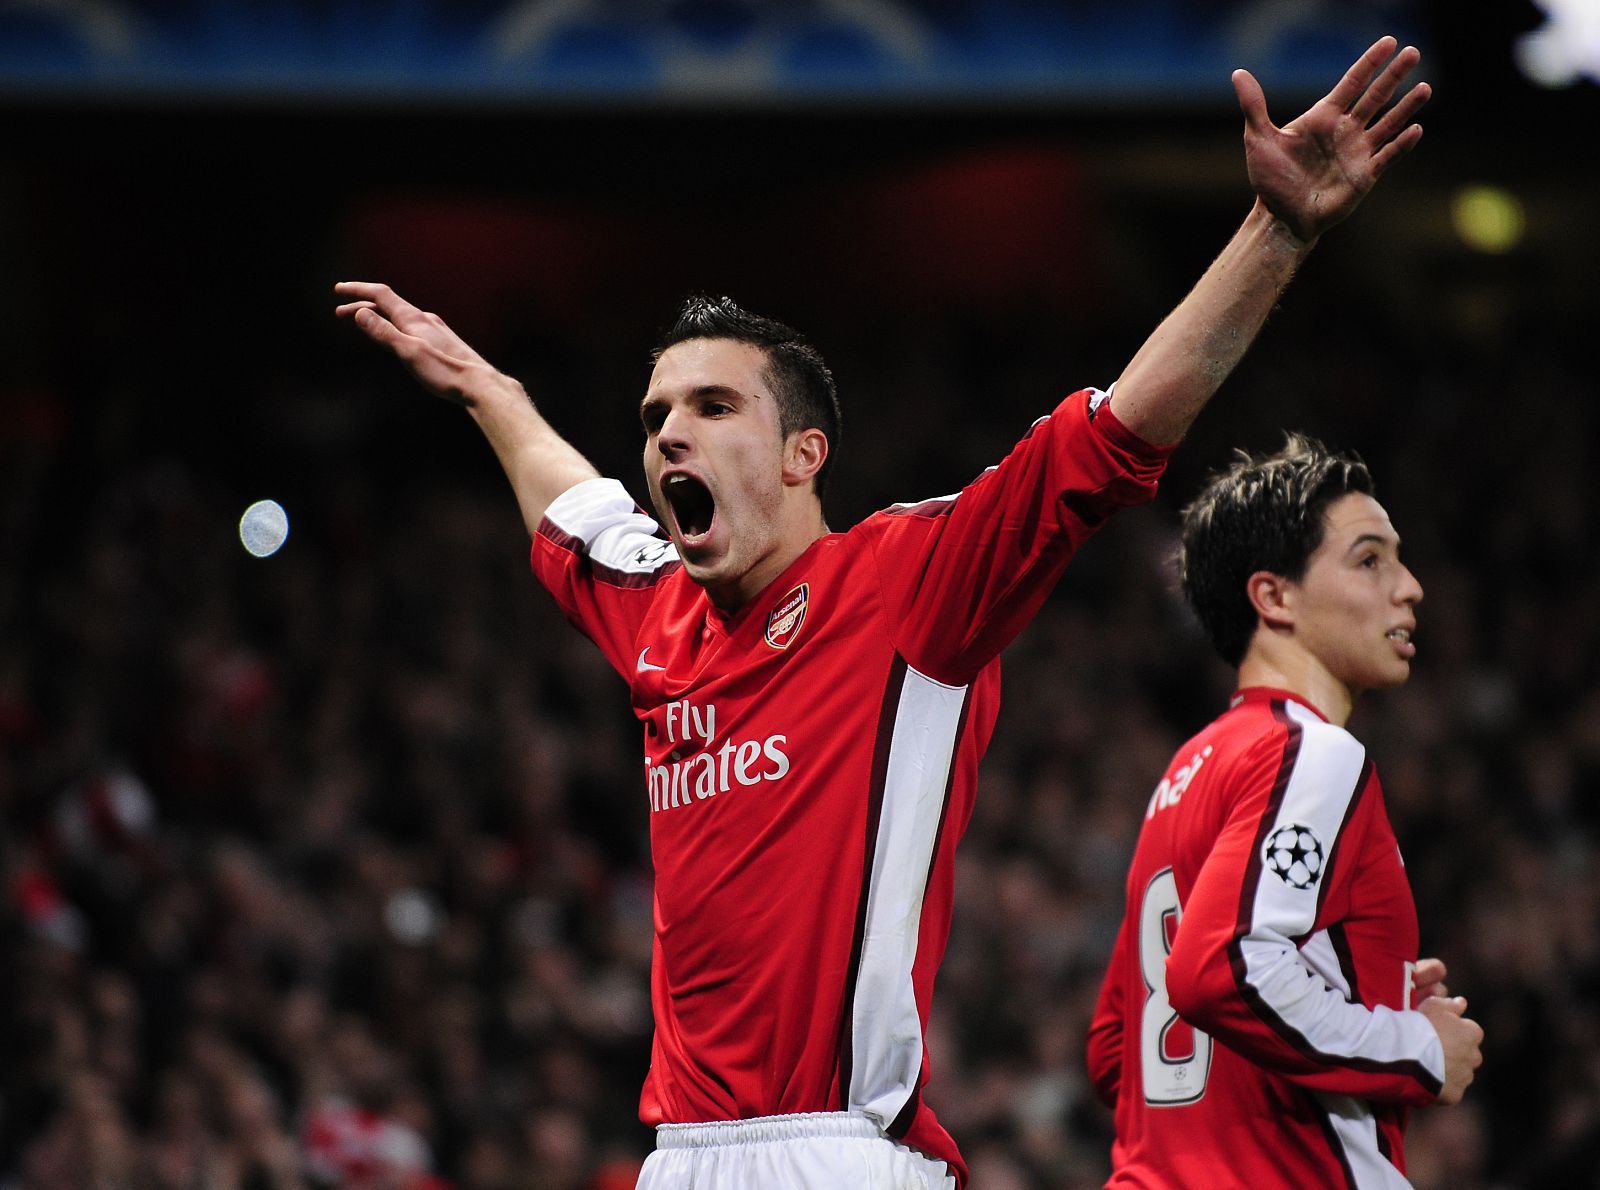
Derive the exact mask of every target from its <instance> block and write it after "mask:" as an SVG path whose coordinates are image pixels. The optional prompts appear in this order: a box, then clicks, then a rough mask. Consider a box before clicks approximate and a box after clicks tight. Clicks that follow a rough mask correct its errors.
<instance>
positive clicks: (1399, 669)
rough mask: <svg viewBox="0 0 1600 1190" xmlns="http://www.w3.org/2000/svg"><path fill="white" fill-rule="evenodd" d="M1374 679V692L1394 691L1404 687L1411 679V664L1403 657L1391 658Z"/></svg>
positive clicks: (1372, 685)
mask: <svg viewBox="0 0 1600 1190" xmlns="http://www.w3.org/2000/svg"><path fill="white" fill-rule="evenodd" d="M1374 677H1375V680H1374V681H1373V682H1372V684H1371V686H1370V689H1373V690H1392V689H1393V688H1394V687H1396V686H1404V685H1405V684H1406V682H1408V681H1409V680H1410V679H1411V662H1410V661H1408V660H1406V659H1405V658H1403V657H1394V658H1390V659H1389V660H1388V661H1387V662H1386V663H1385V664H1384V665H1383V666H1382V667H1381V670H1380V672H1379V673H1378V674H1376V675H1374Z"/></svg>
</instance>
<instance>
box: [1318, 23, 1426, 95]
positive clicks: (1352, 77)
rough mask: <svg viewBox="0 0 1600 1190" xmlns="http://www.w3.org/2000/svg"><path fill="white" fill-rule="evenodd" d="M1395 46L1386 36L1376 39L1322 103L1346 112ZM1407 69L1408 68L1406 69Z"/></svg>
mask: <svg viewBox="0 0 1600 1190" xmlns="http://www.w3.org/2000/svg"><path fill="white" fill-rule="evenodd" d="M1396 44H1397V43H1396V42H1395V39H1394V38H1392V37H1389V36H1388V35H1385V36H1383V37H1380V38H1378V40H1377V41H1375V42H1373V43H1372V46H1371V48H1370V49H1368V50H1367V52H1366V53H1364V54H1362V55H1361V57H1359V58H1357V59H1356V61H1355V64H1354V65H1353V66H1351V67H1350V69H1349V70H1347V71H1345V72H1344V77H1343V78H1342V79H1340V80H1339V81H1338V83H1336V84H1335V85H1334V88H1333V90H1331V91H1329V92H1328V95H1327V98H1326V99H1325V100H1324V101H1323V102H1325V103H1331V104H1333V106H1334V107H1336V108H1338V109H1339V110H1340V111H1341V112H1347V111H1349V110H1350V109H1351V108H1353V107H1354V106H1355V104H1356V101H1357V100H1358V99H1360V98H1361V96H1362V95H1363V94H1364V93H1365V92H1366V90H1367V87H1368V85H1369V84H1370V83H1371V82H1372V80H1373V78H1374V77H1375V76H1376V75H1377V73H1378V69H1379V67H1381V66H1382V65H1383V64H1384V63H1385V62H1387V61H1388V60H1389V56H1390V55H1391V54H1393V53H1394V48H1395V45H1396ZM1413 52H1415V51H1413ZM1407 69H1410V68H1409V67H1407ZM1391 93H1392V88H1391Z"/></svg>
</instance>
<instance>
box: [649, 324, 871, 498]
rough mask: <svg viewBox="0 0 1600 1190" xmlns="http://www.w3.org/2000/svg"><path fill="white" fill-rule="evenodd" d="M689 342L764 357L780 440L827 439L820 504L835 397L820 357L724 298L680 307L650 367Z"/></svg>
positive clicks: (834, 441)
mask: <svg viewBox="0 0 1600 1190" xmlns="http://www.w3.org/2000/svg"><path fill="white" fill-rule="evenodd" d="M690 339H733V340H735V341H737V342H740V343H749V344H751V345H752V346H755V347H759V348H761V349H762V350H763V351H764V352H766V354H767V368H766V375H767V383H768V384H770V385H771V386H772V392H773V395H774V396H775V397H776V398H777V400H778V431H779V433H781V434H782V435H783V436H784V437H785V438H787V437H788V436H789V435H790V434H792V433H793V432H794V431H796V430H809V429H811V428H813V427H815V428H816V429H819V430H821V431H822V435H823V437H824V438H826V439H827V440H828V457H827V458H826V459H824V460H823V462H822V466H821V467H820V468H819V469H818V471H817V475H816V492H817V497H818V498H819V499H820V498H821V496H822V491H823V487H824V485H825V484H826V482H827V478H828V473H829V472H830V471H831V470H832V469H833V460H834V457H835V456H836V455H837V454H838V452H839V432H840V421H841V418H840V414H839V394H838V392H837V391H836V390H835V388H834V385H833V373H832V372H830V371H829V370H828V365H827V364H825V363H824V362H823V360H822V354H821V353H820V352H819V351H817V349H816V348H815V347H813V346H811V344H810V343H809V342H808V341H807V340H806V339H805V337H804V336H803V335H801V334H800V332H798V331H796V330H795V329H794V328H793V327H790V326H785V325H784V324H783V323H781V322H779V321H778V320H777V319H775V318H763V317H762V316H761V315H759V314H752V313H750V311H748V310H745V309H743V308H742V307H741V306H739V304H738V303H737V302H735V301H734V300H733V299H732V298H729V297H710V296H708V295H706V294H696V295H694V296H692V297H690V298H688V299H686V300H685V301H684V303H683V308H682V309H680V310H679V311H678V320H677V321H676V322H674V323H673V324H672V328H671V329H670V330H668V331H667V333H666V334H664V335H663V336H661V339H660V341H659V342H658V343H657V344H656V346H655V350H654V351H652V352H651V353H650V362H651V363H652V364H653V363H655V362H656V361H657V360H659V359H660V358H661V354H662V352H664V351H666V350H667V348H669V347H673V346H675V345H677V344H679V343H683V342H686V341H688V340H690Z"/></svg>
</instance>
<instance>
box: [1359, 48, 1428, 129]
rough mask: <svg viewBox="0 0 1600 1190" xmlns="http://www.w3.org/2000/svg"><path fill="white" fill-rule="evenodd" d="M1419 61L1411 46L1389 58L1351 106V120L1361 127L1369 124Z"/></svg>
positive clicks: (1415, 50)
mask: <svg viewBox="0 0 1600 1190" xmlns="http://www.w3.org/2000/svg"><path fill="white" fill-rule="evenodd" d="M1421 60H1422V55H1421V54H1420V53H1419V52H1418V51H1417V47H1416V46H1411V45H1408V46H1406V48H1405V49H1403V50H1401V51H1400V52H1399V53H1398V54H1396V55H1395V56H1394V57H1393V58H1391V59H1390V60H1389V65H1388V66H1386V67H1385V68H1384V70H1383V73H1382V74H1380V75H1379V76H1378V77H1377V79H1375V80H1374V81H1373V84H1372V85H1371V86H1370V87H1368V88H1367V89H1366V90H1365V91H1363V92H1362V93H1361V97H1360V98H1359V99H1357V100H1356V101H1355V103H1354V104H1352V105H1351V107H1350V115H1351V118H1352V119H1356V120H1359V121H1360V122H1361V123H1362V124H1363V125H1366V124H1370V123H1371V122H1372V118H1373V117H1374V116H1376V115H1377V114H1378V113H1379V112H1380V111H1382V110H1383V105H1384V104H1386V103H1388V102H1389V100H1390V99H1391V98H1393V97H1394V93H1395V92H1396V91H1398V90H1399V89H1400V84H1401V83H1403V82H1405V79H1406V75H1408V74H1410V73H1411V71H1412V70H1413V69H1415V67H1416V65H1417V63H1418V62H1420V61H1421Z"/></svg>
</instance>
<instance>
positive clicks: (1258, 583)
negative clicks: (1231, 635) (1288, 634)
mask: <svg viewBox="0 0 1600 1190" xmlns="http://www.w3.org/2000/svg"><path fill="white" fill-rule="evenodd" d="M1244 591H1245V597H1246V598H1247V599H1249V600H1250V606H1251V607H1253V608H1255V610H1256V615H1257V617H1259V618H1260V620H1261V622H1262V623H1263V624H1265V625H1267V627H1269V628H1292V627H1294V584H1293V583H1292V582H1290V581H1289V580H1288V579H1286V578H1284V577H1283V575H1281V574H1273V573H1272V571H1270V570H1258V571H1256V572H1255V573H1254V574H1252V575H1251V576H1250V577H1249V578H1248V579H1246V580H1245V584H1244Z"/></svg>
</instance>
